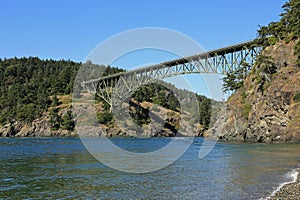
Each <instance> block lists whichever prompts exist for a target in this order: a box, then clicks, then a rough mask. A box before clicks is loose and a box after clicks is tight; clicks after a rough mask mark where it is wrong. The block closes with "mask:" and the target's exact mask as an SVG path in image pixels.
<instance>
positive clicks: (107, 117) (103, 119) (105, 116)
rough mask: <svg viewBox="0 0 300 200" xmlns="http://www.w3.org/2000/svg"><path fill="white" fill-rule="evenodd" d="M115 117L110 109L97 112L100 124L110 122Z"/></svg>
mask: <svg viewBox="0 0 300 200" xmlns="http://www.w3.org/2000/svg"><path fill="white" fill-rule="evenodd" d="M112 119H113V114H112V113H111V112H110V111H109V110H105V111H103V112H101V113H97V121H98V122H99V123H100V124H109V123H110V122H111V121H112Z"/></svg>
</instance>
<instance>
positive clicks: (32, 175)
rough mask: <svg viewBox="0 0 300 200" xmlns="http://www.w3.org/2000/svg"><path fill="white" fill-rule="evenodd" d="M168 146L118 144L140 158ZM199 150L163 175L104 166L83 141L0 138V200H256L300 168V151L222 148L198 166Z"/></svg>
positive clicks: (158, 140) (191, 151)
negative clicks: (143, 154)
mask: <svg viewBox="0 0 300 200" xmlns="http://www.w3.org/2000/svg"><path fill="white" fill-rule="evenodd" d="M168 142H169V139H165V138H153V139H114V143H116V144H118V145H119V146H120V147H122V148H124V149H130V150H131V151H136V152H139V151H140V150H143V151H145V149H146V150H147V151H153V150H154V149H155V148H158V147H161V146H163V145H165V144H167V143H168ZM201 145H202V139H195V141H194V143H193V144H192V145H191V146H190V148H189V149H188V151H187V152H186V153H185V154H184V156H182V157H181V158H180V159H179V160H177V161H176V162H174V163H173V164H171V165H170V166H168V167H166V168H164V169H162V170H158V171H155V172H151V173H146V174H129V173H123V172H119V171H116V170H113V169H110V168H108V167H106V166H104V165H103V164H101V163H99V162H98V161H97V160H96V159H95V158H93V157H92V156H91V155H90V154H89V153H88V152H87V150H86V149H85V147H84V146H83V144H82V143H81V141H80V139H78V138H45V139H36V138H27V139H19V138H11V139H0V151H1V154H0V170H1V174H0V199H2V198H3V199H9V198H11V199H31V198H32V199H45V198H51V199H55V198H56V199H72V198H82V199H87V198H90V199H95V198H97V199H258V198H262V197H266V196H268V195H270V194H271V193H272V191H273V190H275V189H276V188H277V187H278V185H280V184H281V183H283V182H286V181H290V180H291V177H289V172H291V170H292V169H294V168H297V167H299V164H300V145H278V144H277V145H276V144H268V145H267V144H227V143H222V142H218V143H217V144H216V146H215V147H214V149H213V150H212V152H210V153H209V154H208V156H206V157H205V158H203V159H201V160H200V159H199V158H198V151H199V148H200V147H201ZM153 147H155V148H154V149H153Z"/></svg>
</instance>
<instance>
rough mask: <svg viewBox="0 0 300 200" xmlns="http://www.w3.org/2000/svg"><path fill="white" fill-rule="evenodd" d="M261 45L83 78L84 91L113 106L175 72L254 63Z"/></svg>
mask: <svg viewBox="0 0 300 200" xmlns="http://www.w3.org/2000/svg"><path fill="white" fill-rule="evenodd" d="M260 51H261V47H260V46H259V45H257V44H256V43H255V42H254V40H251V41H248V42H243V43H239V44H235V45H231V46H227V47H224V48H219V49H215V50H211V51H208V52H204V53H199V54H196V55H192V56H188V57H184V58H179V59H175V60H171V61H168V62H164V63H160V64H156V65H151V66H147V67H144V68H139V69H135V70H131V71H126V72H121V73H117V74H113V75H109V76H105V77H100V78H97V79H92V80H88V81H83V82H82V83H81V86H82V88H83V90H84V91H88V92H90V93H93V94H96V95H98V96H99V97H101V98H102V99H103V100H105V101H106V102H107V103H108V104H109V105H110V106H112V105H113V104H114V105H116V104H118V103H120V102H122V101H123V100H124V99H126V98H128V97H130V96H131V95H132V93H133V92H134V91H135V90H136V89H137V88H138V87H140V86H141V85H145V84H149V83H151V82H155V81H157V80H158V79H160V80H161V79H164V78H168V77H172V76H177V75H182V74H193V73H213V74H220V75H225V74H226V73H227V72H229V71H234V70H237V69H239V68H241V67H242V66H245V65H248V66H249V68H251V67H252V66H253V64H254V63H255V60H256V58H257V56H258V55H259V53H260Z"/></svg>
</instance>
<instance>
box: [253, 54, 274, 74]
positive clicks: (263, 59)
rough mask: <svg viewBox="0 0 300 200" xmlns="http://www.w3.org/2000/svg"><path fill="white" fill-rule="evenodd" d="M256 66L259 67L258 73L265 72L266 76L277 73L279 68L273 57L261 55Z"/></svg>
mask: <svg viewBox="0 0 300 200" xmlns="http://www.w3.org/2000/svg"><path fill="white" fill-rule="evenodd" d="M256 64H257V66H258V72H263V73H265V74H269V75H272V74H275V73H276V72H277V67H276V65H275V63H274V59H273V58H272V57H271V56H266V55H262V54H261V55H259V56H258V57H257V61H256Z"/></svg>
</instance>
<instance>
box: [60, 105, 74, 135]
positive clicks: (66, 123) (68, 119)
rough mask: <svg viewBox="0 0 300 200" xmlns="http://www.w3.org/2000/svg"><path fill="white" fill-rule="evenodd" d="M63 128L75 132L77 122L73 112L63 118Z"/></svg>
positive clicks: (68, 112)
mask: <svg viewBox="0 0 300 200" xmlns="http://www.w3.org/2000/svg"><path fill="white" fill-rule="evenodd" d="M61 126H62V128H63V129H66V130H69V131H73V130H74V128H75V122H74V120H73V116H72V112H71V111H70V110H69V111H67V113H66V114H65V115H63V116H62V122H61Z"/></svg>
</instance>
